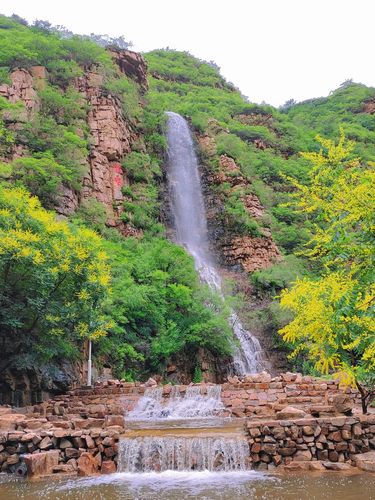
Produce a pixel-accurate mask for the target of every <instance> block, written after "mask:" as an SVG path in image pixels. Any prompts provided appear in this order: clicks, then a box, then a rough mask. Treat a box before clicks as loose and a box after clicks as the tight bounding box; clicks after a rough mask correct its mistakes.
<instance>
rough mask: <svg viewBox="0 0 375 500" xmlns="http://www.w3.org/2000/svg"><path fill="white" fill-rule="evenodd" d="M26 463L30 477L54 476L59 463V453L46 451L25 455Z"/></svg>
mask: <svg viewBox="0 0 375 500" xmlns="http://www.w3.org/2000/svg"><path fill="white" fill-rule="evenodd" d="M24 461H25V464H26V467H27V474H28V476H30V477H42V476H46V475H48V474H52V469H53V467H56V466H57V465H58V463H59V451H58V450H53V451H46V452H42V453H35V454H29V455H24Z"/></svg>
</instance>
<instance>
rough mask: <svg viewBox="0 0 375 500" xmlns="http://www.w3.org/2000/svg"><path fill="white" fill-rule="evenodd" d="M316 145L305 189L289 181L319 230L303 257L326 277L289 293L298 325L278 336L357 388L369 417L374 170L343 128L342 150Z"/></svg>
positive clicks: (373, 372)
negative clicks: (358, 155) (357, 155)
mask: <svg viewBox="0 0 375 500" xmlns="http://www.w3.org/2000/svg"><path fill="white" fill-rule="evenodd" d="M317 139H318V141H319V142H320V144H321V145H322V148H321V150H320V151H319V153H302V156H303V157H304V158H306V159H307V160H309V161H310V162H311V170H310V178H309V179H308V182H307V184H306V185H302V184H300V183H298V182H296V181H295V180H293V179H290V180H291V182H292V183H293V184H294V186H295V188H296V190H295V192H294V193H293V195H292V196H293V201H292V205H293V206H294V208H295V210H296V211H298V212H302V213H304V214H306V215H307V217H309V219H310V220H311V221H312V224H313V230H312V237H311V240H310V242H309V244H308V247H307V250H306V252H304V253H305V255H306V256H307V257H309V258H310V259H314V260H316V261H317V262H318V264H319V267H320V270H321V271H320V274H319V276H318V277H316V278H309V277H305V278H303V279H298V280H297V281H296V282H295V283H293V286H292V287H291V288H290V289H286V290H283V292H282V293H281V297H280V304H281V307H282V308H284V309H288V310H289V311H291V312H292V314H293V320H292V321H291V322H290V323H289V324H288V325H286V326H285V327H284V328H283V329H281V330H280V332H279V333H280V334H281V335H282V336H283V338H284V340H285V341H287V342H289V343H291V344H292V345H293V347H294V351H293V352H292V354H291V356H292V357H293V356H296V355H297V354H298V353H301V352H302V353H305V354H306V355H307V356H308V358H309V359H310V360H311V361H312V362H313V363H314V367H315V369H316V370H318V371H319V372H320V373H322V374H329V373H331V374H334V375H335V376H337V377H339V379H340V381H341V383H343V384H346V385H352V386H357V388H358V390H359V391H360V394H361V399H362V409H363V412H364V413H366V412H367V407H368V405H369V403H370V402H371V401H372V400H373V398H374V396H375V391H374V387H375V317H374V309H375V281H374V271H375V267H374V264H375V262H374V261H375V240H374V231H375V196H374V194H375V169H374V165H372V164H369V165H362V164H361V162H360V160H359V159H358V158H353V149H354V143H353V142H352V141H348V140H346V138H345V136H344V133H343V131H342V130H341V132H340V138H339V141H338V143H337V144H336V143H335V142H333V141H331V140H328V139H323V138H322V137H320V136H318V137H317Z"/></svg>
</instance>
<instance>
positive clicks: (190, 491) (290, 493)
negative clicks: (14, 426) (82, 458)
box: [0, 471, 375, 500]
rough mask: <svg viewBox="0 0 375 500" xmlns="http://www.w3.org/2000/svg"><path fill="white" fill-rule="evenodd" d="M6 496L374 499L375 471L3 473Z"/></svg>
mask: <svg viewBox="0 0 375 500" xmlns="http://www.w3.org/2000/svg"><path fill="white" fill-rule="evenodd" d="M0 498H1V499H4V500H20V499H23V500H39V499H46V500H87V499H90V500H155V499H160V500H187V499H189V500H374V499H375V475H374V474H370V473H368V474H354V475H344V474H339V473H337V474H335V473H333V472H330V473H328V474H327V473H326V474H319V473H315V474H314V473H309V474H308V475H306V473H293V472H290V473H288V474H287V475H283V474H280V475H272V474H264V473H261V472H255V471H232V472H208V471H203V472H201V471H196V472H179V471H166V472H160V473H157V472H150V473H144V474H139V473H117V474H110V475H107V476H95V477H89V478H78V479H69V478H66V479H60V480H58V479H55V480H53V481H51V480H41V481H33V482H31V483H30V482H28V481H23V480H19V479H16V478H11V477H9V475H5V474H4V475H3V474H0Z"/></svg>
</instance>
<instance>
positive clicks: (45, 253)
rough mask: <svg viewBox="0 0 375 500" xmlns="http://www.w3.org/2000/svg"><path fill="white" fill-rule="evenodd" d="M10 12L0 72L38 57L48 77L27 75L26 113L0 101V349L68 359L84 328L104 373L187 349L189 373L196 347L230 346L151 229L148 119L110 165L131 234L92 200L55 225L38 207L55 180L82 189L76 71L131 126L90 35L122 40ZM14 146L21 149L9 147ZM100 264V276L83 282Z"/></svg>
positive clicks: (137, 110)
mask: <svg viewBox="0 0 375 500" xmlns="http://www.w3.org/2000/svg"><path fill="white" fill-rule="evenodd" d="M21 21H22V20H20V19H18V18H13V19H10V18H6V17H4V16H1V17H0V43H1V46H2V51H1V54H0V68H1V71H0V78H1V79H2V82H5V83H8V84H9V83H10V81H11V78H10V72H11V71H12V70H13V69H14V68H19V67H21V68H25V69H29V68H30V67H32V66H35V65H37V66H44V67H45V68H46V69H47V80H46V81H44V82H43V83H42V84H41V85H38V86H37V89H36V90H37V95H38V99H39V102H40V107H39V109H38V110H37V111H34V113H32V114H31V115H28V114H27V112H26V110H25V109H24V108H23V106H22V105H20V104H11V103H9V102H8V101H7V100H6V99H4V98H0V160H1V161H0V214H1V216H0V231H1V232H2V242H1V243H0V245H2V250H1V248H0V274H1V273H3V274H1V276H3V280H2V281H0V302H2V309H1V313H0V331H1V333H0V337H1V340H2V342H3V345H4V346H5V348H6V349H8V350H7V351H6V352H7V353H8V351H9V353H10V352H11V350H12V349H13V350H14V356H8V357H7V358H6V359H4V360H3V361H4V362H5V365H6V366H7V367H11V368H15V367H18V368H21V369H24V368H30V367H35V368H37V367H38V366H41V365H43V363H46V362H49V361H50V362H59V361H60V360H62V359H67V358H73V359H79V357H80V356H81V354H80V351H82V350H83V347H82V343H83V341H84V340H85V339H86V338H88V337H90V338H93V339H94V340H95V343H94V355H95V356H96V360H97V362H98V363H110V364H111V366H112V368H113V370H114V374H115V375H116V376H122V377H126V378H128V379H136V378H140V377H147V376H149V375H150V374H153V373H158V372H163V370H164V369H165V368H166V365H167V364H168V363H170V362H171V360H173V358H174V357H176V356H177V357H179V358H180V359H181V360H184V359H186V358H188V359H189V366H188V369H189V370H190V371H191V374H190V376H191V377H193V375H194V372H195V371H196V370H199V369H200V367H199V361H198V352H200V351H201V350H202V349H203V350H205V351H206V352H209V353H212V354H214V355H216V356H226V355H228V354H229V353H230V350H231V347H230V346H231V343H230V331H229V329H228V324H227V322H226V321H225V318H226V315H227V314H228V312H227V310H226V307H225V305H224V304H223V303H222V302H221V300H219V299H218V298H217V297H214V296H212V294H210V293H209V292H208V291H207V290H206V288H205V287H203V286H201V285H200V283H199V280H198V277H197V273H196V271H195V269H194V265H193V261H192V259H191V258H190V257H189V256H188V255H187V254H186V252H185V250H183V249H182V248H180V247H177V246H176V245H174V244H172V243H170V242H168V241H167V240H166V239H165V238H163V237H162V235H163V233H164V228H163V226H162V224H161V223H160V217H159V211H160V200H159V186H160V183H161V180H162V174H161V168H160V165H161V161H162V155H163V151H164V148H165V138H164V137H163V136H162V135H161V134H159V132H158V130H157V128H156V127H154V128H150V130H149V131H148V132H147V135H146V136H145V138H146V141H145V142H146V143H144V142H143V141H142V138H141V139H140V143H139V144H138V147H137V145H133V151H132V153H130V154H128V155H127V156H125V157H124V160H123V162H122V166H120V165H119V166H118V167H119V168H122V169H123V170H124V173H125V174H126V177H127V179H128V180H129V184H128V185H126V186H124V187H123V194H124V198H125V200H124V211H123V214H122V219H123V221H124V222H125V223H126V224H127V226H128V227H129V228H132V229H133V230H135V231H136V232H138V233H139V236H138V238H126V239H125V238H123V237H122V236H121V235H120V234H119V233H117V232H116V231H114V230H111V229H109V228H107V227H106V226H105V222H106V212H105V209H104V206H103V205H101V204H100V203H99V202H98V201H96V200H94V199H90V200H84V201H82V203H81V205H80V207H79V208H78V210H77V211H76V213H75V214H73V216H72V217H71V220H70V221H67V222H64V223H62V222H57V221H55V217H54V215H53V213H52V212H47V211H46V210H45V208H47V209H52V208H53V207H54V206H55V205H56V197H57V196H58V194H59V193H60V191H61V189H62V188H63V187H70V188H72V189H73V190H75V191H76V192H79V191H80V189H81V187H82V178H83V175H84V174H85V165H86V159H87V155H88V153H89V149H90V141H91V137H90V133H89V129H88V125H87V112H88V107H87V101H85V99H83V98H82V96H81V95H80V94H79V93H78V92H77V90H76V89H75V85H74V81H75V79H76V78H77V77H79V76H82V75H84V72H85V71H87V69H91V68H92V69H94V70H95V72H96V73H98V74H99V75H100V76H101V77H102V79H103V80H102V81H103V83H102V92H103V95H108V94H111V95H112V96H115V98H116V99H118V101H119V102H120V103H121V105H122V112H123V115H124V117H125V119H126V120H128V121H130V122H131V124H132V127H134V128H136V127H141V126H142V127H143V124H142V120H143V110H142V108H141V106H140V104H139V102H140V94H139V89H138V87H137V85H136V84H135V83H134V82H133V81H131V80H130V79H128V78H127V77H126V76H125V75H124V74H121V73H120V72H119V70H118V68H117V67H116V66H115V65H114V63H113V62H112V59H111V57H110V55H109V53H108V52H107V51H106V50H105V48H103V47H102V46H101V45H102V44H103V41H107V42H108V43H107V44H108V45H110V46H112V45H113V44H114V43H115V44H116V45H118V43H119V42H120V45H121V46H126V45H127V44H126V43H125V42H124V40H123V39H122V38H121V39H107V38H106V37H104V38H103V37H100V36H99V37H96V36H91V39H89V38H88V37H81V36H75V35H73V34H72V33H68V32H67V31H66V30H64V29H56V28H54V27H52V26H51V25H50V24H49V23H47V22H43V21H37V22H36V23H35V24H34V25H33V26H31V27H29V26H27V25H26V24H25V23H24V22H23V21H22V22H21ZM210 74H211V75H215V74H216V73H215V71H214V70H212V71H211V73H210ZM217 80H218V81H219V80H220V78H219V77H217ZM13 123H17V127H13ZM15 145H16V146H17V147H19V148H22V156H20V157H19V156H18V155H17V156H16V157H15V158H13V151H14V146H15ZM29 194H32V195H34V197H31V198H30V197H29ZM36 197H38V198H39V200H40V203H41V204H42V206H43V207H44V208H42V206H41V205H40V204H39V201H38V200H37V198H36ZM89 228H90V229H89ZM99 234H100V236H99ZM103 266H104V267H103ZM102 267H103V269H104V268H105V274H102V275H100V276H99V277H98V279H96V275H95V273H96V272H99V268H100V269H102ZM103 273H104V271H103ZM98 283H99V284H98ZM99 285H100V286H99ZM110 291H112V293H111V294H110V293H109V292H110ZM5 348H4V349H5ZM5 365H3V366H5ZM0 366H1V365H0ZM188 375H189V374H188Z"/></svg>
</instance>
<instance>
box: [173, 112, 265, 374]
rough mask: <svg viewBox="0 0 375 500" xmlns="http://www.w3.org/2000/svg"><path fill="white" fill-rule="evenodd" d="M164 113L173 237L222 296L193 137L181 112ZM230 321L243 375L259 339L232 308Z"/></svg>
mask: <svg viewBox="0 0 375 500" xmlns="http://www.w3.org/2000/svg"><path fill="white" fill-rule="evenodd" d="M167 115H168V120H167V141H168V171H167V178H168V184H169V190H170V197H171V207H172V213H173V219H174V229H175V231H176V241H177V243H179V244H180V245H182V246H184V247H185V248H186V250H187V251H188V252H189V253H190V254H191V255H192V256H193V258H194V261H195V267H196V269H197V271H198V273H199V275H200V277H201V280H202V281H203V282H205V283H207V284H208V286H209V287H210V288H211V289H212V290H214V291H215V292H217V293H219V294H220V295H221V296H222V297H223V292H222V281H221V277H220V274H219V272H218V270H217V269H216V266H215V261H214V258H213V256H212V254H211V252H210V249H209V242H208V234H207V219H206V211H205V207H204V200H203V194H202V186H201V181H200V175H199V168H198V160H197V156H196V153H195V149H194V142H193V138H192V136H191V133H190V130H189V127H188V124H187V123H186V121H185V120H184V118H182V116H180V115H178V114H176V113H172V112H167ZM229 323H230V326H231V328H232V330H233V333H234V335H235V337H236V338H237V339H238V341H239V345H240V347H239V348H235V350H234V355H233V372H234V373H236V374H237V375H244V374H246V373H254V372H258V371H261V370H262V369H263V362H262V349H261V346H260V344H259V341H258V339H257V338H256V337H254V336H253V335H251V333H250V332H248V331H247V330H246V329H245V328H244V326H243V325H242V323H241V320H240V318H239V317H238V315H237V314H236V313H235V311H231V314H230V317H229Z"/></svg>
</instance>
